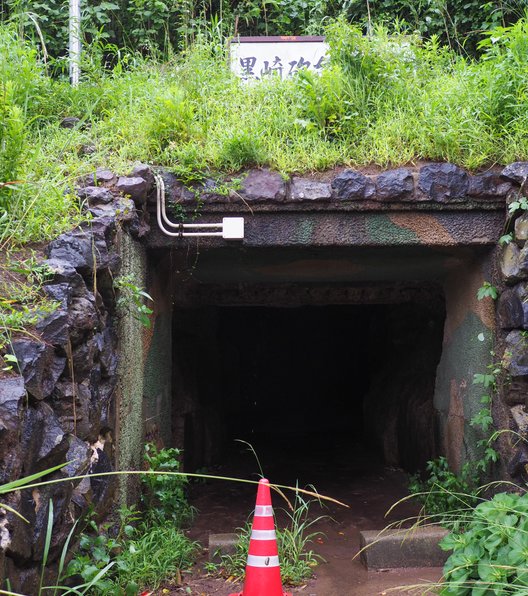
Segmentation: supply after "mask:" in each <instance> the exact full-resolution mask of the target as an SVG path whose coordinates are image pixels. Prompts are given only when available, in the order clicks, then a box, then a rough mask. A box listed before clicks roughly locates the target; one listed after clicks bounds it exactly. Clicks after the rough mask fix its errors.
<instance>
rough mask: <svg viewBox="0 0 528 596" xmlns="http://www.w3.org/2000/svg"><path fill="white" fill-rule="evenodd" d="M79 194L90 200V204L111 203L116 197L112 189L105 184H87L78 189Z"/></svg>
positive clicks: (81, 197)
mask: <svg viewBox="0 0 528 596" xmlns="http://www.w3.org/2000/svg"><path fill="white" fill-rule="evenodd" d="M77 196H78V197H79V198H80V199H84V200H86V201H88V205H90V206H92V205H97V204H99V203H111V202H112V201H113V199H114V195H113V194H112V193H111V191H110V190H109V189H108V188H105V187H103V186H85V187H83V188H80V189H79V190H78V191H77Z"/></svg>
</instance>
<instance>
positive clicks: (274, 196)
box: [240, 170, 286, 202]
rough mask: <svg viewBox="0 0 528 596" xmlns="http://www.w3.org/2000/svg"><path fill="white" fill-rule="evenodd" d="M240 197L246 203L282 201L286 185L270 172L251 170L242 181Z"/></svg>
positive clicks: (276, 174)
mask: <svg viewBox="0 0 528 596" xmlns="http://www.w3.org/2000/svg"><path fill="white" fill-rule="evenodd" d="M240 195H241V196H242V197H243V198H244V199H245V200H246V201H279V202H282V201H284V198H285V197H286V183H285V182H284V180H283V179H282V176H281V175H280V174H278V173H277V172H271V171H270V170H251V171H250V172H249V174H248V175H247V176H246V178H245V179H244V180H243V181H242V188H241V190H240Z"/></svg>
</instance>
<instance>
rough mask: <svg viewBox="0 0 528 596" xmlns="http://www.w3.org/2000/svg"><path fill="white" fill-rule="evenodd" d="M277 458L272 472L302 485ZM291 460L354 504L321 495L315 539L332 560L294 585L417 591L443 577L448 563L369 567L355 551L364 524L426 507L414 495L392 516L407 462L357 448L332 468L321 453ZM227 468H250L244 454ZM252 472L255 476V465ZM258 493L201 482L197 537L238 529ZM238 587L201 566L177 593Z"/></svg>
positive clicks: (325, 490)
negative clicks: (387, 462)
mask: <svg viewBox="0 0 528 596" xmlns="http://www.w3.org/2000/svg"><path fill="white" fill-rule="evenodd" d="M323 455H324V454H323ZM326 456H328V454H326ZM282 459H283V458H282ZM274 461H275V462H276V463H271V464H268V465H267V466H266V473H267V474H269V477H270V479H271V480H272V481H273V480H274V481H276V482H278V483H281V484H282V483H284V484H293V485H295V481H296V478H292V477H291V475H289V474H288V472H285V470H284V466H283V465H282V461H281V459H275V460H274ZM293 463H295V465H293ZM251 465H252V464H251ZM289 466H292V468H294V469H295V470H296V474H297V477H298V478H299V481H300V485H301V486H304V485H305V483H307V482H312V483H313V484H314V485H315V486H316V487H317V489H318V491H319V492H320V493H322V494H326V495H330V496H332V497H335V498H337V499H339V500H341V501H343V502H345V503H347V504H348V505H349V508H343V507H339V506H337V505H334V504H329V505H328V506H327V507H325V508H324V509H323V510H321V509H320V508H319V506H318V504H317V503H315V504H314V505H313V506H312V509H311V513H312V514H313V516H314V517H317V516H319V515H325V516H326V517H325V519H323V520H321V521H320V522H318V523H317V524H316V525H315V526H314V528H313V529H314V530H317V531H320V532H322V533H323V534H324V536H323V537H322V538H321V539H319V540H318V541H316V542H314V543H313V545H312V548H313V550H314V551H315V552H316V553H317V554H319V555H320V556H322V557H323V558H324V559H325V561H326V562H324V563H321V564H320V565H319V566H318V567H317V568H316V576H315V578H314V579H312V580H310V581H309V582H308V583H307V584H306V585H303V586H300V587H299V588H294V589H290V590H289V591H290V592H292V593H293V594H304V595H306V596H377V595H382V594H391V593H399V594H414V595H415V596H416V595H422V594H426V593H428V589H427V585H428V584H430V583H432V582H436V581H438V580H439V578H440V577H441V569H435V568H421V569H407V570H391V571H383V572H367V571H366V570H365V568H364V567H363V566H362V565H361V563H360V562H359V559H358V558H354V556H355V555H356V554H357V552H358V549H359V532H360V530H381V529H383V528H384V527H386V526H387V525H388V524H389V523H391V522H394V521H397V520H401V519H406V518H408V517H411V516H414V515H416V514H417V513H418V508H417V506H416V505H414V504H412V503H410V502H407V503H405V504H403V505H402V506H400V507H398V508H397V509H396V510H395V512H393V513H391V515H389V516H388V517H385V513H386V511H387V510H388V508H389V507H390V505H392V504H393V503H395V502H396V501H398V500H399V499H401V498H402V497H404V496H405V495H406V483H407V479H406V475H405V474H404V473H403V472H402V471H401V470H396V469H390V468H386V467H383V466H382V465H379V464H378V463H376V461H375V459H373V458H372V457H370V456H369V455H368V454H367V453H362V454H359V453H358V452H357V451H356V452H355V456H354V457H349V458H342V459H341V460H340V461H336V460H334V461H332V469H331V474H329V473H328V472H329V461H328V458H327V457H321V459H320V460H319V461H313V460H312V461H310V462H309V465H307V462H305V461H302V460H299V461H296V462H293V461H292V459H289ZM215 471H216V470H215ZM219 471H220V470H219ZM221 471H222V472H224V473H228V474H229V473H231V472H233V475H235V473H236V475H237V476H240V472H246V470H244V466H243V465H241V464H240V462H238V463H237V464H236V466H235V465H232V466H224V467H223V469H222V470H221ZM245 477H255V476H254V475H253V476H252V475H251V474H250V473H247V474H245ZM254 499H255V489H254V488H253V487H252V486H246V485H236V484H233V483H222V482H217V483H208V484H198V485H194V486H193V488H192V502H193V504H194V505H195V506H196V507H197V508H198V510H199V512H200V513H199V514H198V516H197V518H196V521H195V523H194V525H193V528H192V530H191V533H190V535H191V537H192V538H193V539H196V540H199V541H200V542H201V543H202V544H205V545H207V542H208V536H209V534H210V533H221V532H233V531H235V529H236V528H237V527H240V526H242V525H243V524H244V523H245V522H246V520H247V519H248V516H249V514H250V513H251V511H252V509H253V506H254ZM273 499H274V507H275V510H276V513H277V518H278V523H279V524H280V523H281V512H280V508H281V507H282V503H281V502H280V498H278V496H276V495H274V497H273ZM282 517H284V516H282ZM417 584H419V586H420V587H416V588H408V589H406V590H404V591H397V592H396V591H395V592H392V591H389V592H388V591H387V590H390V588H395V587H397V586H413V585H417ZM237 590H238V591H240V590H241V587H240V586H235V585H232V584H226V582H225V581H224V580H222V579H215V578H210V577H204V576H203V574H201V575H200V569H199V566H198V567H197V570H196V571H195V573H194V574H193V575H192V576H191V577H189V578H187V579H186V580H185V583H184V585H183V586H182V587H180V588H172V590H171V592H170V593H171V594H181V593H187V594H195V595H206V596H209V595H217V596H227V595H228V594H231V593H236V592H237Z"/></svg>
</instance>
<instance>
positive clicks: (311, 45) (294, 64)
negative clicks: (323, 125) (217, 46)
mask: <svg viewBox="0 0 528 596" xmlns="http://www.w3.org/2000/svg"><path fill="white" fill-rule="evenodd" d="M327 50H328V46H327V44H326V43H325V41H324V37H240V38H237V39H236V40H233V41H232V42H231V69H232V70H233V72H235V73H236V74H237V75H238V76H239V77H240V78H242V79H243V80H246V81H248V80H261V79H263V78H265V77H269V76H273V75H274V76H279V77H280V78H281V79H285V78H287V77H291V76H292V75H294V74H295V73H296V72H298V71H299V70H300V69H302V68H305V69H308V70H311V71H314V72H320V71H321V69H322V68H323V66H324V64H325V60H326V54H327Z"/></svg>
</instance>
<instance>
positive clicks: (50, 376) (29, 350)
mask: <svg viewBox="0 0 528 596" xmlns="http://www.w3.org/2000/svg"><path fill="white" fill-rule="evenodd" d="M12 349H13V352H14V354H15V356H16V358H17V360H18V366H19V368H20V372H21V373H22V376H23V377H24V382H25V384H26V389H27V390H28V392H29V393H30V394H31V395H32V396H33V397H34V398H36V399H44V398H46V397H48V396H49V395H51V392H52V391H53V388H54V387H55V383H56V382H57V380H58V378H59V377H60V375H61V374H62V372H63V370H64V367H65V365H66V358H63V357H61V356H57V355H56V354H55V349H54V348H53V346H50V345H46V344H44V343H41V342H39V341H35V340H33V339H15V340H14V341H13V343H12Z"/></svg>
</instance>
